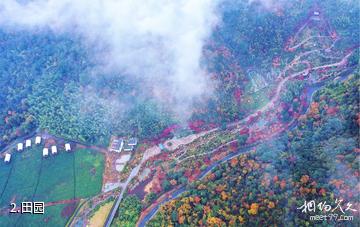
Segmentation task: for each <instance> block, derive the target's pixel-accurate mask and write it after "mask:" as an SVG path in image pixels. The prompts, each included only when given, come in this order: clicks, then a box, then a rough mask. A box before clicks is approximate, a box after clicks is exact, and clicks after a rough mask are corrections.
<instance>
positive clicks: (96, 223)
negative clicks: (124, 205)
mask: <svg viewBox="0 0 360 227" xmlns="http://www.w3.org/2000/svg"><path fill="white" fill-rule="evenodd" d="M113 204H114V201H111V202H108V203H105V204H104V205H102V206H101V207H100V208H99V210H98V211H96V212H95V214H94V216H92V218H91V219H90V223H89V226H90V227H101V226H104V224H105V221H106V218H107V216H108V214H109V213H110V211H111V207H112V206H113Z"/></svg>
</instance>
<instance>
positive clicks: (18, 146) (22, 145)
mask: <svg viewBox="0 0 360 227" xmlns="http://www.w3.org/2000/svg"><path fill="white" fill-rule="evenodd" d="M23 149H24V144H23V143H18V144H17V150H18V151H22V150H23Z"/></svg>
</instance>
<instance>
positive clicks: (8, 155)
mask: <svg viewBox="0 0 360 227" xmlns="http://www.w3.org/2000/svg"><path fill="white" fill-rule="evenodd" d="M10 160H11V154H5V158H4V162H5V163H9V162H10Z"/></svg>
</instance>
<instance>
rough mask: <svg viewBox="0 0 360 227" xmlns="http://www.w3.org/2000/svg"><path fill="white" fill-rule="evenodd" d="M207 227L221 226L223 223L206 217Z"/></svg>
mask: <svg viewBox="0 0 360 227" xmlns="http://www.w3.org/2000/svg"><path fill="white" fill-rule="evenodd" d="M206 222H207V224H208V226H222V225H224V224H225V223H224V222H223V221H222V220H221V219H220V218H217V217H208V219H207V220H206Z"/></svg>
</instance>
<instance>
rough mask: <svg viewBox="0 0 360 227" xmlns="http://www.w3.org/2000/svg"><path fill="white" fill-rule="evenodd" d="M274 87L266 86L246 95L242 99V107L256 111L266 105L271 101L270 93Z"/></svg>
mask: <svg viewBox="0 0 360 227" xmlns="http://www.w3.org/2000/svg"><path fill="white" fill-rule="evenodd" d="M271 89H272V87H271V86H269V87H265V88H263V89H261V90H259V91H257V92H253V93H251V94H249V95H244V97H243V99H242V107H243V108H244V109H245V110H246V111H255V110H257V109H260V108H261V107H263V106H265V105H266V104H267V103H268V102H269V101H270V99H269V97H268V94H269V92H270V91H271Z"/></svg>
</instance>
